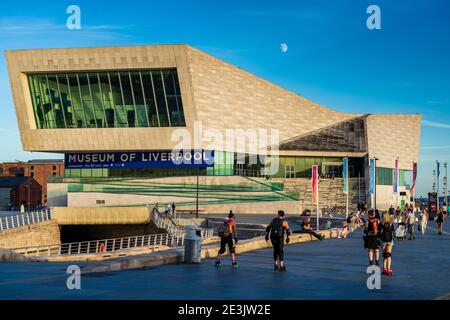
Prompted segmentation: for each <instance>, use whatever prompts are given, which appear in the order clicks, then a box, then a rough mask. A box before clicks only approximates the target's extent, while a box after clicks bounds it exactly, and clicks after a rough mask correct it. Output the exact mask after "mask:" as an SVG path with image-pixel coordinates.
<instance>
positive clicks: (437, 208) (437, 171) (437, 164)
mask: <svg viewBox="0 0 450 320" xmlns="http://www.w3.org/2000/svg"><path fill="white" fill-rule="evenodd" d="M439 173H440V172H439V161H438V160H436V194H437V199H436V200H437V207H436V211H437V212H439V175H440V174H439Z"/></svg>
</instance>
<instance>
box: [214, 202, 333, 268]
mask: <svg viewBox="0 0 450 320" xmlns="http://www.w3.org/2000/svg"><path fill="white" fill-rule="evenodd" d="M294 233H305V234H309V235H311V236H313V237H315V238H317V239H318V240H323V239H324V238H325V236H324V235H320V234H318V233H316V232H314V230H313V229H312V223H311V218H310V217H309V216H307V217H306V218H305V219H304V220H303V221H302V223H301V230H299V231H295V232H294ZM291 234H292V232H291V229H290V227H289V223H288V222H287V221H286V219H285V212H284V211H283V210H279V211H278V214H277V216H276V217H275V218H273V219H272V220H271V221H270V223H269V225H268V226H267V227H266V231H265V240H266V241H269V239H270V242H271V244H272V248H273V260H274V270H275V271H281V272H285V271H286V265H285V264H284V245H285V243H286V244H288V243H289V241H290V238H289V236H290V235H291ZM218 235H219V237H220V249H219V252H218V253H217V256H216V267H220V266H221V261H220V260H221V255H222V254H224V253H225V250H226V247H227V246H228V250H229V252H230V254H231V261H232V266H233V267H234V268H237V267H238V264H237V262H236V244H237V242H238V236H237V230H236V222H235V216H234V213H233V212H232V211H231V210H230V213H229V214H228V218H227V219H226V220H225V221H224V222H223V224H221V225H220V226H219V230H218Z"/></svg>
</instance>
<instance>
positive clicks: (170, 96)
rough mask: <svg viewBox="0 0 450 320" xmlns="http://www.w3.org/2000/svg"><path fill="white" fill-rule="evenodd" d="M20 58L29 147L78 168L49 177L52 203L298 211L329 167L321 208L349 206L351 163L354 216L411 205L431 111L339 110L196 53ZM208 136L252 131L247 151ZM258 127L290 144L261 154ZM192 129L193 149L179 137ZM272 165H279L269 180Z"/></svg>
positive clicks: (117, 50) (16, 58)
mask: <svg viewBox="0 0 450 320" xmlns="http://www.w3.org/2000/svg"><path fill="white" fill-rule="evenodd" d="M6 58H7V62H8V70H9V76H10V81H11V86H12V92H13V97H14V103H15V109H16V113H17V119H18V124H19V129H20V137H21V141H22V144H23V148H24V150H26V151H36V152H37V151H39V152H52V153H56V154H63V155H64V158H65V170H64V175H61V176H54V177H51V179H50V180H49V184H48V195H47V199H48V205H49V206H123V205H127V206H128V205H130V206H142V205H150V204H155V203H160V204H166V203H170V202H172V201H175V202H176V203H177V204H178V207H179V208H185V209H186V210H190V209H192V208H193V207H195V203H196V199H197V192H198V195H199V204H200V209H201V210H202V211H205V212H228V210H229V209H232V210H235V211H237V212H252V213H253V212H254V213H273V212H275V211H276V210H277V209H280V208H284V209H285V210H288V212H289V211H294V213H297V212H296V211H297V210H301V208H305V207H313V206H312V205H313V203H312V192H311V184H310V178H311V167H312V166H313V165H318V170H319V173H320V176H321V179H320V181H319V199H320V200H319V201H320V202H319V204H320V207H329V206H336V207H341V206H343V205H344V203H345V200H344V199H346V197H345V196H344V193H343V179H342V175H343V174H342V167H343V159H344V158H347V159H348V176H349V180H348V181H349V196H350V206H351V207H354V206H356V204H357V203H358V202H368V203H369V204H373V203H376V204H377V206H378V207H380V208H382V207H387V206H389V205H390V204H394V205H395V204H400V203H401V202H402V201H403V202H404V201H409V200H410V198H409V184H410V183H411V182H410V181H407V180H408V177H409V176H411V171H412V168H413V163H417V161H418V154H419V144H420V128H421V117H420V116H419V115H415V114H365V113H364V106H361V113H359V114H350V113H343V112H338V111H334V110H331V109H328V108H326V107H324V106H321V105H319V104H317V103H314V102H312V101H310V100H308V99H306V98H304V97H302V96H300V95H298V94H296V93H293V92H290V91H288V90H286V89H283V88H282V87H280V86H278V85H276V84H273V83H271V82H269V81H267V80H264V79H261V78H259V77H257V76H255V75H253V74H250V73H248V72H246V71H244V70H242V69H240V68H238V67H236V66H233V65H231V64H228V63H226V62H223V61H221V60H219V59H217V58H215V57H213V56H211V55H208V54H206V53H204V52H201V51H199V50H197V49H194V48H192V47H190V46H188V45H155V46H129V47H92V48H71V49H42V50H14V51H6ZM199 127H200V129H201V132H203V134H205V133H206V135H210V134H211V132H212V133H213V135H215V136H223V137H227V136H228V135H229V133H230V132H234V133H235V135H236V133H237V136H238V137H237V139H240V138H242V137H241V135H243V140H242V139H241V140H242V141H244V142H243V145H244V146H243V148H242V145H241V146H240V147H239V150H238V148H237V146H236V145H237V144H236V143H228V142H223V141H219V140H220V139H216V140H215V139H211V137H209V138H205V139H202V140H201V141H200V142H199V143H197V144H195V145H193V144H192V141H193V140H195V136H196V134H197V135H198V132H199ZM239 130H240V131H239ZM246 130H256V132H264V130H266V132H269V133H274V132H276V134H275V135H276V138H277V141H276V142H274V141H273V140H271V139H259V140H258V142H257V143H256V144H257V145H255V140H252V139H251V137H249V136H245V132H246ZM183 132H184V133H189V135H190V137H192V139H177V137H179V136H181V135H182V134H181V133H183ZM239 132H240V133H239ZM235 138H236V137H235ZM174 150H177V151H174ZM180 150H181V151H180ZM258 155H260V157H258V161H257V162H256V163H255V162H254V161H250V160H249V159H250V158H253V156H258ZM274 155H276V161H274ZM265 157H266V158H269V157H271V159H272V160H271V164H273V163H274V162H276V163H277V165H276V166H271V168H270V170H269V169H268V168H267V166H268V161H266V160H267V159H266V158H265ZM371 159H376V174H375V176H376V179H375V180H376V191H375V192H372V193H371V192H369V191H370V189H372V188H370V181H369V180H370V179H369V176H370V174H369V172H371V171H370V165H369V164H370V162H371ZM396 160H397V162H398V168H399V170H398V174H395V172H396V171H395V170H394V166H395V162H396ZM396 178H397V179H398V186H399V187H398V190H397V192H393V184H395V182H394V180H395V179H396ZM197 179H198V180H197ZM409 180H410V179H409ZM197 181H198V184H197ZM197 186H198V188H197ZM373 193H374V194H373ZM375 198H376V199H375ZM375 201H376V202H375Z"/></svg>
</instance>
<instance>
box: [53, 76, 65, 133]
mask: <svg viewBox="0 0 450 320" xmlns="http://www.w3.org/2000/svg"><path fill="white" fill-rule="evenodd" d="M55 77H56V87H57V88H58V95H59V102H60V103H61V112H62V114H63V119H64V128H66V129H67V121H66V113H65V111H64V103H63V100H62V96H61V88H60V86H59V78H58V74H55Z"/></svg>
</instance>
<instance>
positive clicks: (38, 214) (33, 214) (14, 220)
mask: <svg viewBox="0 0 450 320" xmlns="http://www.w3.org/2000/svg"><path fill="white" fill-rule="evenodd" d="M51 218H52V214H51V210H50V209H44V210H39V211H30V212H26V213H21V214H16V215H12V216H7V217H0V231H1V230H8V229H13V228H18V227H22V226H27V225H30V224H34V223H39V222H44V221H48V220H51Z"/></svg>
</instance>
